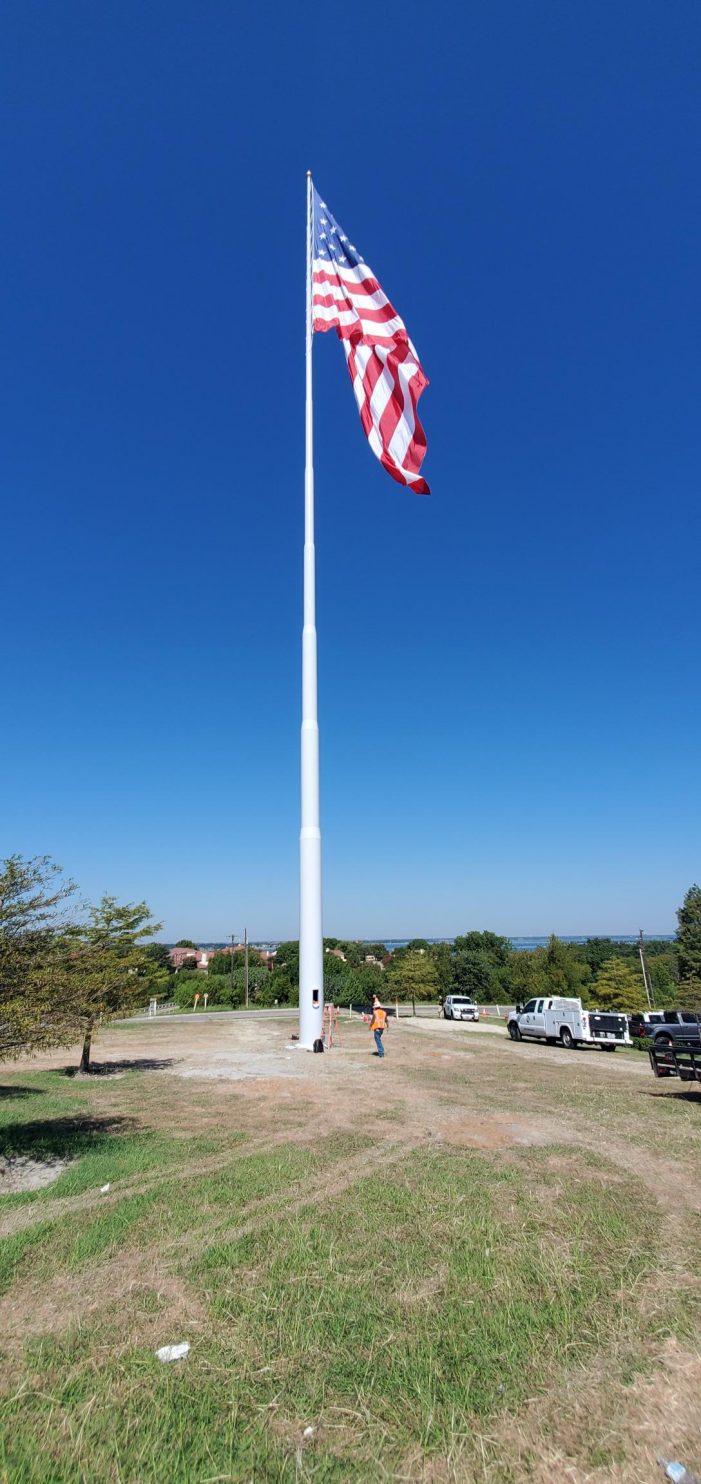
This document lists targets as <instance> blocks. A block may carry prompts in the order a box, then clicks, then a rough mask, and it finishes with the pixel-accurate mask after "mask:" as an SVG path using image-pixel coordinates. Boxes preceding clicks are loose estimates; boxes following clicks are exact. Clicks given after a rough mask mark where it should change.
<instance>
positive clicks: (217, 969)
mask: <svg viewBox="0 0 701 1484" xmlns="http://www.w3.org/2000/svg"><path fill="white" fill-rule="evenodd" d="M233 957H234V955H233V954H231V953H215V954H214V955H213V957H212V958H210V960H209V968H208V969H207V973H208V975H210V974H213V975H214V977H215V978H216V977H217V975H222V976H223V975H224V974H230V973H231V969H232V959H233Z"/></svg>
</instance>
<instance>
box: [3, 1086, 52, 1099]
mask: <svg viewBox="0 0 701 1484" xmlns="http://www.w3.org/2000/svg"><path fill="white" fill-rule="evenodd" d="M43 1096H44V1088H43V1087H0V1101H2V1100H3V1099H4V1098H38V1097H43Z"/></svg>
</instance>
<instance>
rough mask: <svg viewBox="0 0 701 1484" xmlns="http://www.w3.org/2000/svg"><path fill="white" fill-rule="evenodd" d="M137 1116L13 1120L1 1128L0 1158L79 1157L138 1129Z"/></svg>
mask: <svg viewBox="0 0 701 1484" xmlns="http://www.w3.org/2000/svg"><path fill="white" fill-rule="evenodd" d="M139 1127H140V1125H139V1123H138V1120H137V1119H136V1118H121V1117H115V1118H90V1117H85V1118H80V1117H78V1118H47V1119H37V1120H36V1121H34V1122H32V1123H14V1124H12V1125H11V1126H10V1127H9V1128H4V1129H2V1130H0V1157H3V1156H4V1157H5V1158H7V1159H13V1158H14V1159H16V1158H17V1157H18V1156H29V1157H30V1158H32V1159H77V1158H78V1156H79V1155H81V1154H85V1153H86V1152H87V1151H88V1150H89V1149H90V1150H94V1149H95V1146H96V1144H99V1143H102V1142H104V1141H105V1140H107V1139H111V1138H113V1137H114V1135H115V1134H117V1135H119V1134H129V1133H132V1132H133V1131H135V1130H136V1129H137V1128H139Z"/></svg>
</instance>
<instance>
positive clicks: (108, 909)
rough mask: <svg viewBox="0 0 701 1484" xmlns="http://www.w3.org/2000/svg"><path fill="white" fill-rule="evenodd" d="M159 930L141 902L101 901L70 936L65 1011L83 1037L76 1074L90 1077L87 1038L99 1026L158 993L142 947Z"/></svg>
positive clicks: (158, 972)
mask: <svg viewBox="0 0 701 1484" xmlns="http://www.w3.org/2000/svg"><path fill="white" fill-rule="evenodd" d="M160 927H161V924H160V923H157V922H153V921H152V919H151V913H150V910H149V908H148V907H147V905H146V903H145V902H127V903H125V904H124V905H120V903H119V902H118V901H117V899H116V897H109V896H105V897H103V898H102V901H101V902H99V904H98V905H97V906H96V907H91V909H90V915H89V918H88V921H87V923H85V924H84V925H83V926H82V927H80V928H77V929H76V930H75V932H74V934H73V935H72V937H73V941H72V949H71V954H70V964H71V979H72V991H71V1005H72V1010H73V1014H74V1017H75V1021H76V1023H77V1024H79V1025H80V1027H81V1030H82V1033H83V1051H82V1055H81V1058H80V1070H81V1072H89V1071H90V1055H91V1051H92V1042H93V1037H94V1035H95V1031H96V1029H97V1027H98V1026H99V1025H100V1023H101V1022H102V1021H104V1020H109V1019H111V1018H112V1017H113V1016H115V1015H124V1014H127V1013H128V1012H129V1011H130V1010H136V1009H138V1008H139V1007H140V1006H141V1005H143V1004H144V1001H145V1000H146V999H148V997H149V995H150V994H153V992H154V990H156V989H158V988H161V987H162V981H163V980H164V979H165V977H166V976H165V974H164V971H163V970H162V969H159V968H158V966H157V964H155V963H154V960H153V957H152V956H151V955H150V954H149V952H148V949H147V947H146V945H145V943H144V939H146V938H151V937H152V936H153V934H154V933H157V932H158V931H159V930H160Z"/></svg>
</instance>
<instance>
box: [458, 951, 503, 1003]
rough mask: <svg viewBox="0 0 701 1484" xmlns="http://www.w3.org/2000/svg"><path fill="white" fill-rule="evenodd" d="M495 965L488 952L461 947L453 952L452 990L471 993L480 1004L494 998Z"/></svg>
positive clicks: (472, 997)
mask: <svg viewBox="0 0 701 1484" xmlns="http://www.w3.org/2000/svg"><path fill="white" fill-rule="evenodd" d="M492 975H493V965H492V964H491V963H490V961H489V959H488V958H487V956H486V954H484V953H471V952H469V951H468V950H466V949H460V950H459V951H458V952H457V953H455V954H453V962H452V979H451V986H450V987H451V990H452V991H453V992H454V993H455V994H465V995H469V996H470V998H471V999H473V1000H477V1002H478V1003H479V1004H483V1005H484V1004H487V1003H489V1002H491V1000H492V989H493V979H492Z"/></svg>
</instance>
